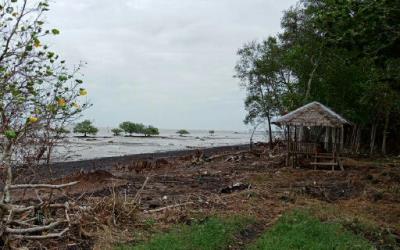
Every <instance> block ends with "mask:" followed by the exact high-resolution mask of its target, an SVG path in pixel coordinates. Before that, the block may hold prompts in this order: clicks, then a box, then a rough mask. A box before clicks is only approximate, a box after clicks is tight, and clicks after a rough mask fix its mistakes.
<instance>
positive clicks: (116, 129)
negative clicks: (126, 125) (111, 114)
mask: <svg viewBox="0 0 400 250" xmlns="http://www.w3.org/2000/svg"><path fill="white" fill-rule="evenodd" d="M111 132H112V133H113V135H114V136H119V135H120V134H121V133H122V132H124V131H123V130H122V129H120V128H113V129H111Z"/></svg>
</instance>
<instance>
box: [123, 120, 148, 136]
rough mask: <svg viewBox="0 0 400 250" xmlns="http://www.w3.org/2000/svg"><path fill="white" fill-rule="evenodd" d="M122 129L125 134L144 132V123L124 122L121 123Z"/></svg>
mask: <svg viewBox="0 0 400 250" xmlns="http://www.w3.org/2000/svg"><path fill="white" fill-rule="evenodd" d="M119 127H120V129H122V130H123V131H124V132H125V134H129V135H132V134H134V133H135V134H142V132H143V131H144V125H143V124H140V123H134V122H129V121H126V122H123V123H121V124H120V125H119Z"/></svg>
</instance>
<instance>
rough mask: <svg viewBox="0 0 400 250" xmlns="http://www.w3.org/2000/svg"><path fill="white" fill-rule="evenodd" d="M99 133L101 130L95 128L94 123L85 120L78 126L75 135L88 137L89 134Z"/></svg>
mask: <svg viewBox="0 0 400 250" xmlns="http://www.w3.org/2000/svg"><path fill="white" fill-rule="evenodd" d="M98 131H99V130H98V129H97V128H96V127H94V126H93V125H92V122H91V121H89V120H84V121H83V122H80V123H78V124H76V126H75V128H74V133H79V134H83V136H84V137H86V136H87V135H88V134H90V135H96V134H97V132H98Z"/></svg>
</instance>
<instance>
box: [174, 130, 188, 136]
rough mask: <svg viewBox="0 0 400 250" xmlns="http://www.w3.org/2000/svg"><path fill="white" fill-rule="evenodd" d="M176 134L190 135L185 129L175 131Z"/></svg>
mask: <svg viewBox="0 0 400 250" xmlns="http://www.w3.org/2000/svg"><path fill="white" fill-rule="evenodd" d="M176 133H177V134H179V135H180V136H183V135H188V134H190V133H189V131H187V130H186V129H180V130H178V131H176Z"/></svg>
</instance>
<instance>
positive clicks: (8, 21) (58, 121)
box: [0, 0, 90, 164]
mask: <svg viewBox="0 0 400 250" xmlns="http://www.w3.org/2000/svg"><path fill="white" fill-rule="evenodd" d="M48 10H49V4H48V3H47V1H17V0H11V1H1V3H0V11H1V15H0V30H1V33H0V40H1V41H2V42H1V50H0V133H1V134H2V136H4V137H5V138H6V140H1V142H0V154H5V155H7V156H9V158H10V159H11V158H12V159H16V158H18V159H19V160H18V161H25V159H27V157H24V154H27V155H28V154H29V155H30V156H31V157H33V158H35V157H34V156H37V159H38V161H39V160H41V157H44V154H43V148H49V150H48V151H47V153H48V154H50V151H51V148H52V147H53V146H52V145H55V144H56V142H57V140H58V139H60V138H62V133H58V132H59V131H60V130H61V129H62V128H63V127H64V126H66V125H67V124H69V123H71V122H72V121H73V120H75V119H76V117H77V115H78V114H80V113H81V112H82V111H83V110H84V109H86V108H88V107H89V106H90V105H89V104H88V103H85V101H84V100H83V101H82V100H81V99H80V98H79V96H80V93H79V88H82V86H81V85H82V84H83V81H81V80H80V81H79V82H78V81H75V79H76V76H77V74H79V71H80V68H81V65H80V64H79V65H75V66H74V68H73V69H72V70H70V69H68V68H67V67H66V64H65V61H64V60H62V59H61V57H60V55H58V54H57V53H56V52H55V51H51V50H50V47H49V46H48V45H46V44H45V43H44V42H45V41H50V40H49V38H50V37H52V34H54V35H56V34H59V33H60V31H59V30H57V29H46V27H45V25H44V23H45V22H44V20H45V19H46V15H45V14H46V13H45V12H46V11H48ZM32 138H35V143H34V144H32ZM46 143H47V144H51V145H44V144H46ZM27 145H29V146H27ZM5 151H8V152H5ZM16 153H18V157H14V155H13V154H16ZM33 154H37V155H33ZM18 164H19V163H18Z"/></svg>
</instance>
